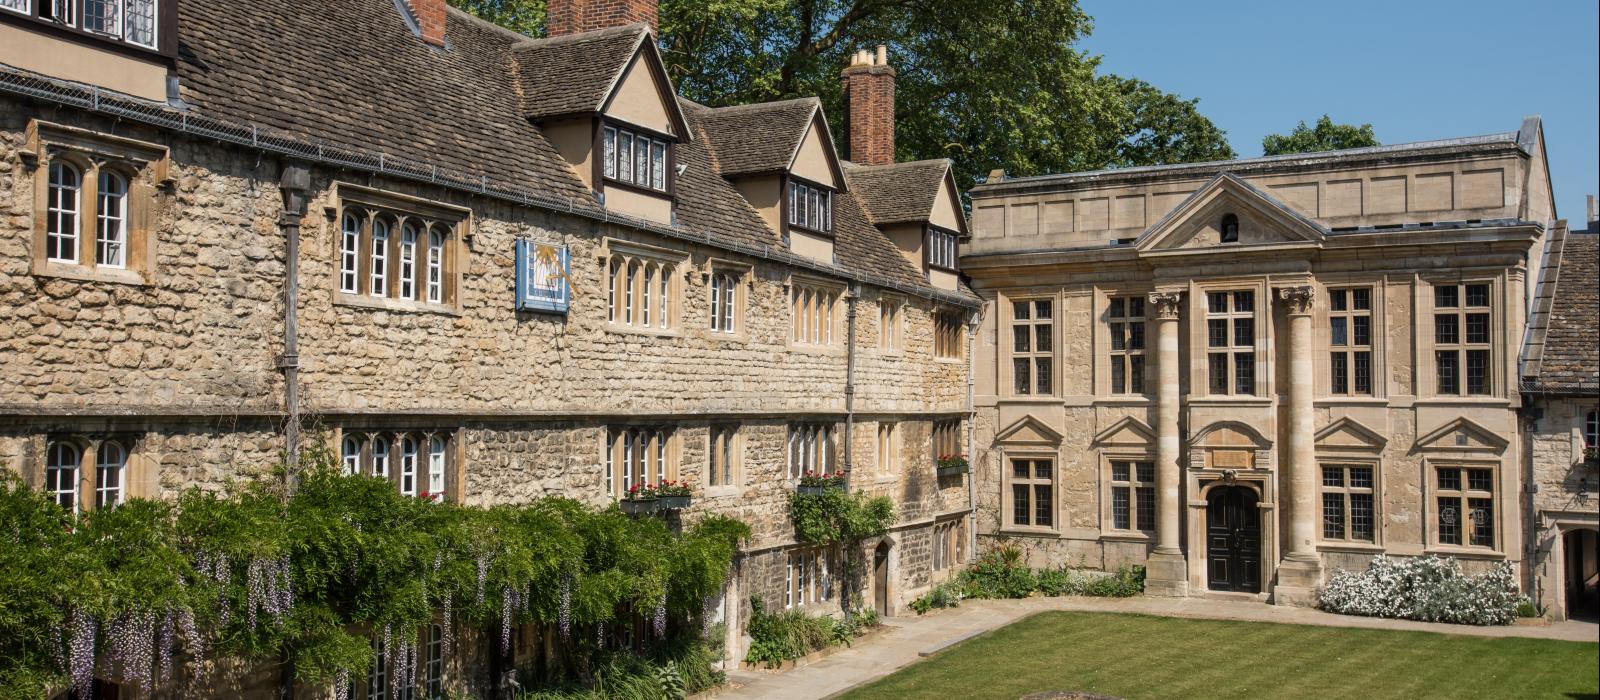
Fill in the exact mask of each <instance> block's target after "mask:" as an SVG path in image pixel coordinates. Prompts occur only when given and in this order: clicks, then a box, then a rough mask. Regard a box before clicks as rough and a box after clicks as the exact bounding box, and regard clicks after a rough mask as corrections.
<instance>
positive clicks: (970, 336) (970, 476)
mask: <svg viewBox="0 0 1600 700" xmlns="http://www.w3.org/2000/svg"><path fill="white" fill-rule="evenodd" d="M977 349H978V314H973V315H972V318H971V320H969V321H968V322H967V561H968V562H971V561H972V560H973V559H974V558H975V557H976V556H977V553H978V484H977V470H978V468H977V462H978V433H977V430H978V428H977V422H978V410H977V408H976V407H975V405H974V403H973V400H972V399H973V386H974V381H975V378H976V376H977V373H978V353H977Z"/></svg>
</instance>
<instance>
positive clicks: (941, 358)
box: [933, 307, 967, 364]
mask: <svg viewBox="0 0 1600 700" xmlns="http://www.w3.org/2000/svg"><path fill="white" fill-rule="evenodd" d="M966 325H967V324H966V321H965V314H963V313H962V312H961V311H958V310H952V309H948V308H939V307H935V308H934V311H933V335H934V341H933V361H934V362H942V363H946V364H950V363H959V362H962V361H964V360H966V359H967V334H966Z"/></svg>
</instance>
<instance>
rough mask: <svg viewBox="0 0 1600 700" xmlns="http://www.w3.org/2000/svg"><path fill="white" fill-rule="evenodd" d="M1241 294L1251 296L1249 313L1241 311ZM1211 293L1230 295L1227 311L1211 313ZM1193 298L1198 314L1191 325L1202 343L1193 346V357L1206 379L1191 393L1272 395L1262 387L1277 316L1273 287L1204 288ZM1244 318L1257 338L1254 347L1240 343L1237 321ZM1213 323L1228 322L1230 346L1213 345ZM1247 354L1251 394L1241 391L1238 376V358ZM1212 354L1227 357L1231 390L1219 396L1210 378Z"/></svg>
mask: <svg viewBox="0 0 1600 700" xmlns="http://www.w3.org/2000/svg"><path fill="white" fill-rule="evenodd" d="M1241 292H1248V293H1250V300H1251V306H1252V308H1251V309H1250V310H1249V311H1240V310H1238V297H1237V294H1239V293H1241ZM1264 292H1265V294H1266V296H1265V297H1263V293H1264ZM1212 294H1225V295H1227V297H1226V299H1227V301H1226V304H1227V308H1226V309H1225V310H1224V311H1218V312H1214V311H1212V310H1211V295H1212ZM1192 298H1193V299H1194V300H1195V302H1194V303H1195V305H1196V308H1198V313H1197V314H1196V315H1195V319H1196V322H1195V323H1192V324H1190V325H1191V327H1192V328H1193V329H1194V330H1195V333H1196V335H1198V336H1199V342H1198V343H1196V344H1194V345H1191V346H1190V347H1191V348H1192V352H1191V353H1190V354H1191V356H1192V357H1194V358H1195V365H1196V366H1197V367H1198V368H1199V370H1200V372H1201V374H1202V377H1201V378H1202V380H1203V381H1200V382H1199V383H1196V384H1191V385H1190V386H1191V387H1193V389H1192V390H1204V392H1205V393H1204V394H1203V396H1206V397H1227V398H1233V397H1239V398H1254V397H1262V396H1272V394H1271V393H1267V392H1268V390H1267V389H1265V388H1264V386H1263V383H1264V381H1265V380H1266V379H1267V377H1266V376H1265V375H1264V374H1263V372H1264V371H1266V369H1267V367H1268V359H1267V355H1268V352H1267V348H1268V347H1269V343H1268V342H1267V330H1266V327H1268V326H1271V325H1272V321H1273V318H1274V314H1272V312H1271V310H1272V304H1271V301H1272V295H1271V290H1270V287H1269V288H1267V289H1265V290H1263V289H1258V288H1256V287H1254V286H1251V285H1248V284H1245V285H1239V286H1229V285H1226V284H1216V285H1206V286H1203V287H1201V288H1200V289H1199V291H1198V292H1197V293H1195V294H1193V295H1192ZM1263 310H1265V313H1263ZM1245 318H1248V319H1250V324H1251V328H1250V330H1251V334H1252V335H1253V336H1254V339H1253V340H1254V343H1253V344H1252V345H1239V344H1238V332H1237V323H1236V322H1237V321H1238V320H1242V319H1245ZM1212 320H1225V321H1226V323H1227V330H1226V333H1227V337H1226V340H1227V341H1228V344H1227V345H1222V346H1216V347H1213V346H1212V345H1211V337H1210V330H1211V329H1210V326H1211V321H1212ZM1263 321H1265V322H1263ZM1244 352H1249V353H1251V354H1252V358H1251V359H1252V361H1251V365H1252V366H1253V369H1252V375H1251V379H1250V388H1251V391H1250V392H1248V393H1245V392H1241V391H1239V373H1238V371H1237V368H1238V359H1237V356H1238V355H1239V354H1241V353H1244ZM1213 354H1221V355H1226V356H1227V358H1228V362H1227V371H1228V376H1227V384H1228V390H1227V391H1226V392H1220V393H1219V392H1217V391H1215V390H1213V388H1212V386H1211V380H1212V379H1213V377H1212V376H1211V356H1212V355H1213Z"/></svg>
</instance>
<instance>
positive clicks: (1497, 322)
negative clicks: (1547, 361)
mask: <svg viewBox="0 0 1600 700" xmlns="http://www.w3.org/2000/svg"><path fill="white" fill-rule="evenodd" d="M1419 282H1420V283H1419V284H1417V285H1416V289H1415V296H1414V297H1413V299H1414V303H1413V308H1414V309H1415V311H1414V312H1413V313H1415V314H1416V318H1415V320H1414V324H1415V338H1416V343H1415V345H1416V348H1415V352H1416V374H1415V377H1416V384H1417V387H1416V396H1417V399H1418V400H1419V401H1423V400H1433V401H1444V402H1452V403H1455V402H1461V403H1470V402H1480V401H1486V400H1487V401H1494V402H1499V401H1503V400H1505V399H1506V398H1507V394H1506V383H1507V382H1506V377H1507V376H1510V375H1509V374H1508V373H1509V372H1512V371H1514V370H1513V369H1510V368H1508V367H1507V363H1508V362H1514V361H1515V359H1516V353H1515V352H1511V353H1508V352H1507V350H1506V342H1507V333H1508V329H1507V328H1506V327H1505V326H1506V322H1507V321H1508V320H1510V319H1509V318H1508V313H1507V310H1508V309H1510V308H1513V307H1514V306H1515V305H1516V302H1511V301H1508V300H1507V299H1506V298H1505V296H1506V293H1507V292H1506V289H1507V284H1506V277H1505V273H1504V271H1502V272H1499V273H1494V274H1485V275H1470V274H1440V275H1421V276H1420V277H1419ZM1469 284H1487V285H1489V307H1488V308H1489V329H1490V330H1489V348H1488V350H1489V376H1488V381H1489V391H1488V393H1486V394H1468V393H1467V387H1466V358H1465V356H1464V354H1463V357H1462V359H1461V360H1460V363H1461V364H1460V368H1459V369H1460V372H1461V375H1460V376H1461V393H1459V394H1440V393H1439V386H1438V384H1439V380H1438V376H1439V373H1438V368H1437V366H1436V364H1435V362H1436V360H1435V356H1434V325H1433V324H1434V320H1433V316H1434V305H1433V304H1434V291H1433V290H1434V287H1435V286H1449V285H1457V286H1459V287H1461V288H1462V291H1461V294H1462V295H1465V294H1466V285H1469ZM1458 303H1460V304H1462V306H1458V307H1456V308H1457V310H1458V311H1460V310H1464V309H1465V308H1466V307H1465V303H1466V299H1465V298H1464V296H1463V298H1462V299H1460V300H1459V302H1458ZM1458 332H1459V333H1460V335H1461V338H1462V339H1463V340H1464V339H1465V337H1466V332H1467V331H1466V327H1465V326H1462V327H1460V329H1459V331H1458ZM1517 340H1518V342H1520V336H1519V338H1518V339H1517ZM1457 347H1464V344H1462V345H1458V346H1457Z"/></svg>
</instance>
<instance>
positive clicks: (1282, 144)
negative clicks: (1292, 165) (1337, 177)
mask: <svg viewBox="0 0 1600 700" xmlns="http://www.w3.org/2000/svg"><path fill="white" fill-rule="evenodd" d="M1377 145H1379V144H1378V136H1377V134H1375V133H1373V131H1372V125H1371V124H1362V125H1361V126H1356V125H1354V124H1335V123H1333V120H1332V119H1329V118H1328V115H1326V114H1324V115H1322V118H1321V119H1318V120H1317V125H1316V127H1308V126H1306V123H1305V122H1304V121H1301V122H1300V123H1299V124H1297V125H1295V127H1294V131H1291V132H1289V135H1288V136H1284V135H1283V134H1267V137H1266V138H1264V139H1261V151H1262V152H1263V153H1264V154H1266V155H1269V156H1277V155H1283V154H1285V153H1316V152H1319V151H1337V150H1339V149H1341V148H1361V147H1363V146H1377Z"/></svg>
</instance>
